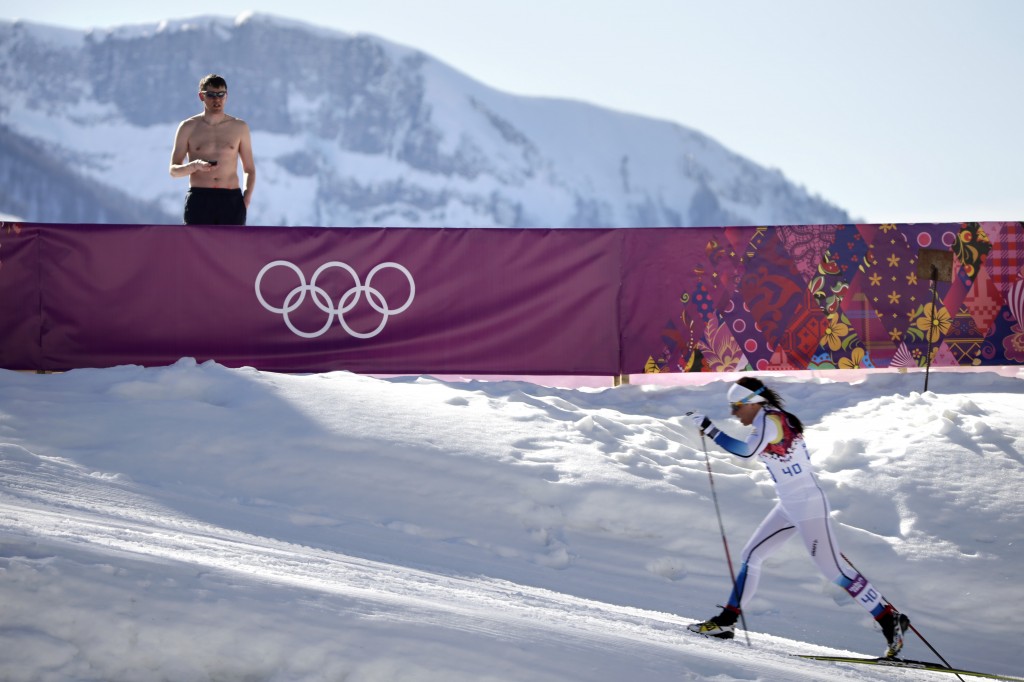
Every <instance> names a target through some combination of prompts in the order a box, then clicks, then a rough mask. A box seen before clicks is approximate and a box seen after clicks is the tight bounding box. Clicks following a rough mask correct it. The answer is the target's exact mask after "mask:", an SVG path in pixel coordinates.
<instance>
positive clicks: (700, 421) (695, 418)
mask: <svg viewBox="0 0 1024 682" xmlns="http://www.w3.org/2000/svg"><path fill="white" fill-rule="evenodd" d="M686 416H687V417H689V418H690V421H692V422H693V423H694V424H695V425H696V426H697V428H698V429H700V430H701V431H707V430H708V429H709V428H711V420H710V419H708V418H707V417H705V416H704V415H702V414H701V413H700V412H687V413H686Z"/></svg>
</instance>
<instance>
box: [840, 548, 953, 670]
mask: <svg viewBox="0 0 1024 682" xmlns="http://www.w3.org/2000/svg"><path fill="white" fill-rule="evenodd" d="M839 556H841V557H843V560H844V561H845V562H846V563H848V564H850V568H852V569H853V570H855V571H857V573H860V569H859V568H857V567H856V566H855V565H854V563H853V562H852V561H850V559H849V557H847V556H846V555H845V554H843V553H842V552H840V553H839ZM882 601H884V602H885V603H886V604H888V605H889V606H892V607H893V608H894V609H896V606H895V605H894V604H893V603H892V602H891V601H889V600H888V599H886V598H885V595H884V594H883V595H882ZM896 610H897V611H899V609H896ZM909 625H910V630H911V631H912V632H913V633H914V634H915V635H917V636H918V637H919V638H920V640H921V641H922V642H924V644H925V646H927V647H928V648H929V649H931V650H932V653H933V654H935V655H936V656H938V657H939V660H940V661H942V664H943V665H944V666H946V667H947V668H952V667H953V666H952V665H950V664H949V661H947V660H946V659H945V658H943V656H942V654H940V653H939V652H938V650H936V648H935V647H933V646H932V645H931V642H929V641H928V640H927V639H925V637H924V635H922V634H921V633H920V632H919V631H918V629H917V628H916V627H914V623H913V621H911V622H910V623H909ZM954 675H956V676H957V678H958V679H959V680H960V682H965V680H964V678H962V677H960V675H959V674H958V673H954Z"/></svg>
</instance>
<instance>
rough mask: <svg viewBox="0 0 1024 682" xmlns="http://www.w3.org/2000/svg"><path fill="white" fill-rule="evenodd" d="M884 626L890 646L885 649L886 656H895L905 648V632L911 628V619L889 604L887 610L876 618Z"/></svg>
mask: <svg viewBox="0 0 1024 682" xmlns="http://www.w3.org/2000/svg"><path fill="white" fill-rule="evenodd" d="M876 620H877V621H878V624H879V625H881V626H882V634H884V635H885V641H886V642H888V644H889V646H888V648H886V650H885V657H886V658H895V657H896V654H898V653H899V652H900V649H902V648H903V633H905V632H906V631H907V630H909V629H910V619H909V618H907V617H906V616H904V615H903V614H902V613H900V612H899V611H897V610H896V609H894V608H893V607H892V605H891V604H887V605H886V607H885V610H884V611H882V614H881V615H880V616H878V618H877V619H876Z"/></svg>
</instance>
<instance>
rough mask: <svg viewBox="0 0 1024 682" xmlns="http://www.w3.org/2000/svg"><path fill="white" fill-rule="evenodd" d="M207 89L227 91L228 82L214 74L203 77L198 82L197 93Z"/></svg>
mask: <svg viewBox="0 0 1024 682" xmlns="http://www.w3.org/2000/svg"><path fill="white" fill-rule="evenodd" d="M207 88H224V89H225V90H227V89H228V82H227V81H226V80H224V77H223V76H218V75H217V74H215V73H211V74H210V75H208V76H203V79H202V80H201V81H199V92H202V91H203V90H206V89H207Z"/></svg>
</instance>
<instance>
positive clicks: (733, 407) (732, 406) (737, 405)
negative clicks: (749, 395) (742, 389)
mask: <svg viewBox="0 0 1024 682" xmlns="http://www.w3.org/2000/svg"><path fill="white" fill-rule="evenodd" d="M749 404H750V403H729V408H730V409H731V410H732V413H733V414H736V413H737V412H739V411H740V408H741V407H743V406H744V405H749Z"/></svg>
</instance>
